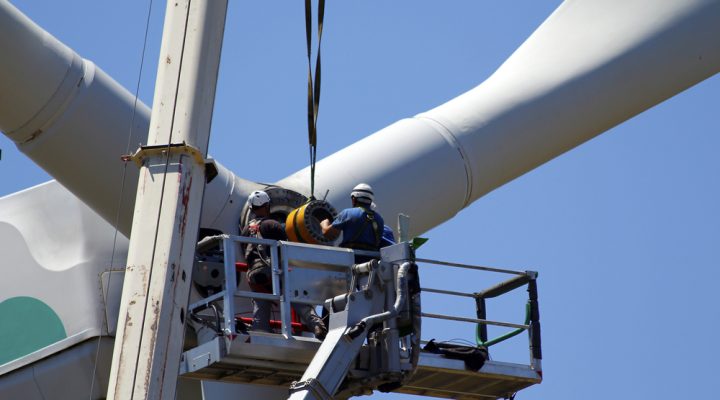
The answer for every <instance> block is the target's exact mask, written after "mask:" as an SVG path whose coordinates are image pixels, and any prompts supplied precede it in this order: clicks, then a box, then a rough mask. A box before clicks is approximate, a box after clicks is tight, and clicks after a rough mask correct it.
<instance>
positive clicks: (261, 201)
mask: <svg viewBox="0 0 720 400" xmlns="http://www.w3.org/2000/svg"><path fill="white" fill-rule="evenodd" d="M248 203H250V205H251V206H252V207H262V206H264V205H265V204H268V203H270V196H268V194H267V193H265V192H263V191H262V190H256V191H254V192H252V193H250V196H248Z"/></svg>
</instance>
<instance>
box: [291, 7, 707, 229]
mask: <svg viewBox="0 0 720 400" xmlns="http://www.w3.org/2000/svg"><path fill="white" fill-rule="evenodd" d="M718 71H720V1H717V0H604V1H597V0H574V1H572V0H571V1H566V2H565V3H563V4H562V5H561V6H560V7H559V8H558V9H557V10H556V11H555V12H554V13H553V14H552V15H551V16H550V17H549V18H548V19H547V20H546V21H545V22H544V23H543V24H542V25H541V26H540V27H539V28H538V30H537V31H536V32H535V33H534V34H533V35H532V36H531V37H530V38H529V39H528V40H527V41H526V42H525V43H524V44H523V45H522V46H521V47H520V48H519V49H518V50H517V51H516V52H515V53H514V54H513V55H512V56H511V57H510V58H509V59H508V60H507V61H506V62H505V63H504V64H503V65H502V66H501V67H500V68H499V69H498V70H497V71H496V72H495V74H493V75H492V76H491V77H490V78H489V79H487V80H486V81H485V82H484V83H482V84H481V85H480V86H478V87H476V88H475V89H473V90H471V91H469V92H467V93H465V94H463V95H461V96H459V97H458V98H456V99H454V100H451V101H449V102H447V103H446V104H443V105H441V106H439V107H437V108H435V109H433V110H430V111H428V112H426V113H423V114H419V115H418V116H416V117H415V118H412V119H407V120H403V121H400V122H398V123H396V124H394V125H391V126H389V127H387V128H385V129H383V130H381V131H379V132H377V133H375V134H374V135H372V136H370V137H368V138H366V139H364V140H362V141H360V142H358V143H356V144H354V145H352V146H350V147H348V148H346V149H344V150H341V151H339V152H338V153H336V154H333V155H331V156H329V157H327V158H326V159H323V160H321V161H320V162H318V164H317V171H316V173H317V181H318V184H317V186H316V187H317V188H318V189H317V190H318V193H324V192H325V190H327V189H330V190H331V192H330V193H331V194H330V196H329V198H328V199H329V200H330V201H331V202H333V203H335V204H337V205H340V204H342V203H347V202H348V201H349V200H347V197H348V193H349V191H350V188H352V186H353V185H355V184H356V183H357V182H368V183H370V184H371V185H373V187H374V189H375V192H376V196H377V198H378V201H377V202H378V204H379V207H380V209H381V211H382V213H383V214H384V215H385V218H386V220H388V221H394V219H395V216H396V215H397V214H398V213H401V212H402V213H405V214H409V215H410V216H411V220H412V224H411V231H412V233H413V234H417V233H421V232H424V231H426V230H428V229H430V228H432V227H434V226H436V225H438V224H440V223H442V222H444V221H446V220H448V219H449V218H451V217H452V216H453V215H455V214H456V213H457V212H458V211H459V210H461V209H462V208H464V207H465V206H467V205H468V204H469V203H470V202H472V201H474V200H476V199H477V198H479V197H480V196H482V195H484V194H486V193H488V192H490V191H491V190H493V189H495V188H497V187H499V186H501V185H503V184H505V183H507V182H508V181H510V180H512V179H514V178H516V177H518V176H520V175H522V174H524V173H525V172H528V171H530V170H532V169H533V168H535V167H537V166H539V165H541V164H543V163H545V162H547V161H548V160H550V159H552V158H554V157H557V156H558V155H560V154H562V153H564V152H566V151H567V150H570V149H572V148H573V147H575V146H578V145H579V144H581V143H583V142H585V141H587V140H589V139H591V138H593V137H595V136H596V135H598V134H600V133H602V132H604V131H606V130H607V129H609V128H611V127H613V126H615V125H617V124H619V123H621V122H623V121H625V120H627V119H628V118H631V117H632V116H634V115H636V114H638V113H640V112H642V111H644V110H646V109H647V108H649V107H652V106H653V105H655V104H658V103H660V102H662V101H663V100H665V99H667V98H669V97H671V96H673V95H675V94H677V93H679V92H681V91H683V90H685V89H687V88H688V87H690V86H692V85H694V84H696V83H698V82H700V81H702V80H704V79H706V78H708V77H710V76H712V75H713V74H715V73H717V72H718ZM308 175H309V171H308V170H307V169H305V170H302V171H299V172H297V173H296V174H294V175H291V176H290V177H288V178H285V179H284V180H282V181H280V182H279V184H281V185H286V186H289V187H291V188H295V189H296V190H300V191H303V190H304V191H306V190H307V182H308V181H309V178H308Z"/></svg>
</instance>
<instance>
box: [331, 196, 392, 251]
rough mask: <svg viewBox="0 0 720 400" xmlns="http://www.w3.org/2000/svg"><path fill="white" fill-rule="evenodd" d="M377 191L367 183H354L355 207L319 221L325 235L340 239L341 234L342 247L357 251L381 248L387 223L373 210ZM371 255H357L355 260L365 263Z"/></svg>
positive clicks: (353, 203) (352, 199)
mask: <svg viewBox="0 0 720 400" xmlns="http://www.w3.org/2000/svg"><path fill="white" fill-rule="evenodd" d="M374 199H375V194H374V193H373V190H372V187H370V185H368V184H366V183H361V184H359V185H357V186H355V187H354V188H353V190H352V192H351V193H350V201H351V202H352V208H346V209H344V210H342V211H341V212H340V213H339V214H338V215H337V217H335V219H334V220H333V221H332V222H330V220H329V219H325V220H323V221H322V222H320V227H321V228H322V232H323V235H325V237H326V238H328V239H331V240H332V239H335V238H337V237H338V236H339V235H340V233H342V241H341V242H340V247H345V248H349V249H355V250H370V251H378V250H380V242H381V240H382V235H383V227H384V225H385V223H384V221H383V217H382V216H381V215H380V213H378V212H376V211H374V210H373V209H372V204H373V200H374ZM363 259H364V260H365V261H366V260H368V259H369V258H368V257H356V258H355V260H356V262H364V261H363Z"/></svg>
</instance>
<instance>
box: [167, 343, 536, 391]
mask: <svg viewBox="0 0 720 400" xmlns="http://www.w3.org/2000/svg"><path fill="white" fill-rule="evenodd" d="M226 343H227V342H226V340H225V339H224V338H222V337H218V338H215V339H213V340H211V341H209V342H207V343H204V344H202V345H200V346H198V347H195V348H193V349H190V350H188V351H186V352H185V353H184V354H183V358H182V364H181V367H180V373H181V375H182V376H184V377H187V378H195V379H204V380H214V381H222V382H228V383H231V382H235V383H251V384H261V385H272V386H289V385H290V383H292V382H293V381H296V380H298V379H299V378H300V377H301V376H302V374H303V372H304V371H305V369H306V368H307V366H308V364H309V363H310V361H311V360H312V358H313V355H314V354H315V352H316V351H317V349H318V348H319V347H320V342H319V341H317V340H316V339H314V338H306V337H295V338H294V339H291V340H288V339H285V338H283V337H281V336H279V335H275V334H263V333H251V334H250V335H244V334H240V335H238V336H237V337H235V339H234V340H233V341H232V342H230V344H229V345H226ZM541 380H542V377H541V376H540V375H539V374H538V373H537V372H536V371H535V370H533V369H532V368H531V367H530V366H529V365H523V364H513V363H504V362H498V361H492V360H488V361H486V362H485V364H484V365H483V367H482V368H481V369H480V370H479V371H472V370H469V369H466V368H465V363H464V362H463V361H461V360H454V359H449V358H446V357H444V356H442V355H439V354H433V353H427V352H423V353H421V355H420V361H419V363H418V368H417V370H416V373H415V375H414V376H413V377H412V379H411V380H410V381H409V382H408V383H406V384H405V385H404V386H403V387H401V388H399V389H397V390H395V391H396V392H399V393H407V394H414V395H420V396H431V397H441V398H449V399H499V398H504V397H509V396H510V395H511V394H513V393H515V392H517V391H519V390H521V389H524V388H526V387H528V386H531V385H534V384H536V383H540V381H541Z"/></svg>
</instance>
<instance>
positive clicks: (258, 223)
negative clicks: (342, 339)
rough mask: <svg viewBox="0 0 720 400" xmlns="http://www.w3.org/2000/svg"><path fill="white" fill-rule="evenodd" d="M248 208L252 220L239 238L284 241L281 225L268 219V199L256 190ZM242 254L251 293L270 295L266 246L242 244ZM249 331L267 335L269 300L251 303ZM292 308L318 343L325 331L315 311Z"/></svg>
mask: <svg viewBox="0 0 720 400" xmlns="http://www.w3.org/2000/svg"><path fill="white" fill-rule="evenodd" d="M248 204H249V205H250V207H251V208H252V211H253V213H254V214H255V218H254V219H253V220H252V221H250V222H248V224H247V225H246V226H245V227H244V228H243V230H242V232H241V234H240V235H241V236H248V237H254V238H258V239H272V240H287V235H286V234H285V227H284V226H283V224H281V223H279V222H277V221H275V220H274V219H272V218H270V196H268V194H267V193H265V192H264V191H262V190H256V191H254V192H252V193H250V196H248ZM241 246H242V250H243V253H244V254H245V261H246V262H247V265H248V272H247V279H248V283H249V285H250V289H252V290H253V291H254V292H260V293H272V262H271V261H272V260H271V259H270V249H268V247H267V246H264V245H261V244H254V243H243V244H242V245H241ZM252 301H253V324H252V329H253V330H257V331H264V332H270V312H271V308H272V302H271V301H269V300H259V299H252ZM292 307H293V308H294V309H295V312H296V313H297V315H298V316H299V317H300V320H301V321H302V323H303V324H305V326H307V327H309V328H310V329H312V331H313V333H314V334H315V337H316V338H318V339H320V340H322V339H324V338H325V335H326V334H327V328H326V327H325V324H324V323H323V321H322V319H320V317H319V316H318V315H317V313H316V312H315V309H314V308H313V307H311V306H310V305H307V304H293V305H292Z"/></svg>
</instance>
